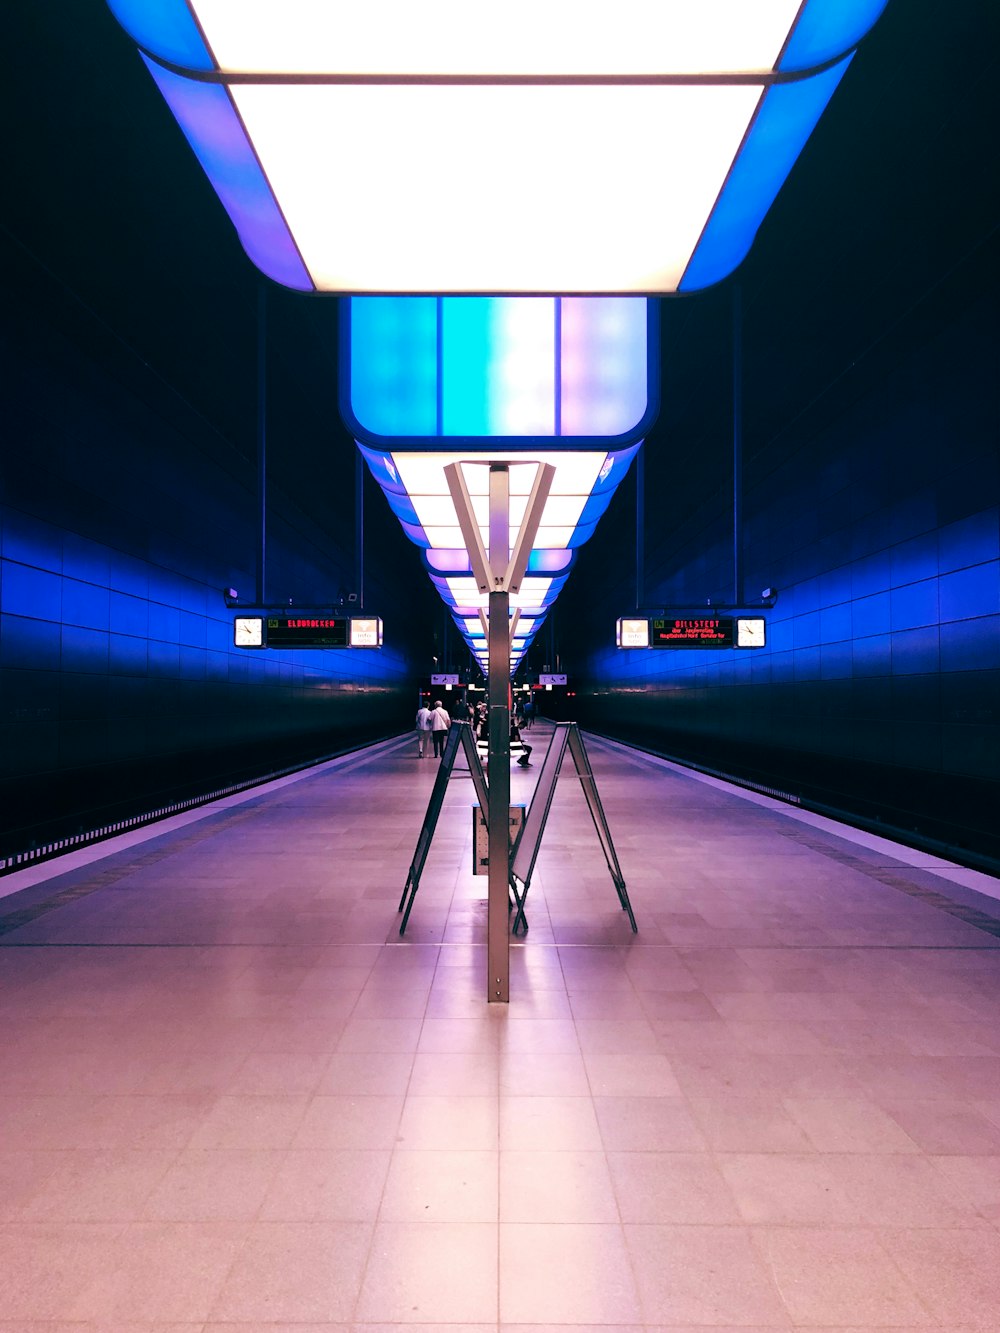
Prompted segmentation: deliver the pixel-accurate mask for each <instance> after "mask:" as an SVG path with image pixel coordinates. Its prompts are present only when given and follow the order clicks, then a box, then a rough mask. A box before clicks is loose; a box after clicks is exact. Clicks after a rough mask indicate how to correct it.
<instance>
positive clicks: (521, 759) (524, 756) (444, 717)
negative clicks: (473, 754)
mask: <svg viewBox="0 0 1000 1333" xmlns="http://www.w3.org/2000/svg"><path fill="white" fill-rule="evenodd" d="M529 709H530V710H531V711H530V713H529ZM454 711H455V721H456V722H459V721H461V722H464V721H466V720H468V721H469V722H470V723H471V725H472V730H473V733H474V734H475V736H476V737H477V738H478V739H479V740H482V741H485V740H488V739H489V708H488V706H487V703H486V700H485V699H481V700H480V701H479V703H478V704H476V706H475V708H474V709H472V710H471V716H470V710H469V707H468V705H467V704H466V703H465V702H464V701H459V702H458V703H456V705H455V710H454ZM533 716H534V706H533V705H532V703H531V700H530V699H529V700H528V701H527V703H526V704H524V705H523V706H522V705H520V703H519V702H518V701H515V704H514V707H513V708H512V709H511V713H510V739H511V742H512V743H513V742H516V743H517V744H519V745H520V746H521V753H520V755H519V756H518V760H517V762H518V763H519V764H520V765H521V767H522V768H527V766H528V764H529V763H530V761H531V750H532V747H531V746H530V745H527V744H526V743H525V742H524V740H523V739H522V737H521V727H522V726H524V727H525V728H528V727H530V726H531V723H532V720H533ZM451 721H452V719H451V716H450V714H449V713H448V710H447V709H446V708H445V706H444V704H443V703H442V702H441V700H440V699H435V700H434V707H433V708H428V707H427V705H426V704H421V705H420V707H419V708H418V709H417V719H416V732H417V758H418V759H423V758H424V756H425V755H426V753H427V737H428V736H429V737H430V738H431V744H432V745H433V747H434V751H433V754H434V758H435V759H440V758H441V757H442V755H443V754H444V743H445V740H446V739H447V736H448V732H449V731H450V730H451Z"/></svg>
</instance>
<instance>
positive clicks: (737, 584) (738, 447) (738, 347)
mask: <svg viewBox="0 0 1000 1333" xmlns="http://www.w3.org/2000/svg"><path fill="white" fill-rule="evenodd" d="M733 601H734V602H735V603H736V605H737V606H742V604H743V302H742V299H741V292H740V284H739V283H738V282H734V283H733Z"/></svg>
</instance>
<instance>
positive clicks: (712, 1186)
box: [608, 1152, 740, 1226]
mask: <svg viewBox="0 0 1000 1333" xmlns="http://www.w3.org/2000/svg"><path fill="white" fill-rule="evenodd" d="M608 1165H609V1167H610V1169H611V1175H612V1179H613V1180H614V1187H615V1195H616V1197H617V1199H618V1209H619V1212H620V1215H621V1219H622V1221H623V1222H649V1223H665V1224H667V1225H677V1224H682V1223H690V1224H692V1225H696V1226H707V1225H712V1224H719V1225H722V1224H725V1223H736V1222H739V1221H740V1212H739V1210H738V1208H737V1206H736V1201H735V1199H734V1197H733V1192H732V1191H731V1190H730V1188H729V1186H728V1185H727V1183H726V1180H725V1179H724V1178H723V1173H720V1170H719V1167H718V1166H717V1165H716V1161H715V1159H714V1158H713V1156H712V1155H711V1154H709V1153H685V1152H613V1153H609V1154H608Z"/></svg>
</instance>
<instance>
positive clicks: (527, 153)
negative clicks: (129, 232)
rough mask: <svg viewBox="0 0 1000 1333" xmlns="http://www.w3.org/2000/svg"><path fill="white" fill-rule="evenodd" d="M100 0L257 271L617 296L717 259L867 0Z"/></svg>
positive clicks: (758, 212) (701, 280)
mask: <svg viewBox="0 0 1000 1333" xmlns="http://www.w3.org/2000/svg"><path fill="white" fill-rule="evenodd" d="M109 4H110V7H111V9H112V10H113V12H114V13H115V14H116V15H117V17H118V19H119V20H120V22H121V23H122V24H123V26H124V27H125V28H126V30H127V31H128V32H129V33H130V34H131V36H132V37H133V38H134V40H135V41H136V42H137V43H138V45H139V46H140V48H141V49H142V53H143V58H144V60H145V62H146V64H147V66H148V68H149V70H150V72H151V74H152V76H153V78H154V79H155V81H156V83H157V85H158V86H159V88H160V91H161V92H162V94H163V96H164V97H165V99H166V101H167V103H168V104H169V106H170V108H171V110H172V112H173V113H174V115H175V117H176V118H177V120H178V122H179V124H180V125H181V128H182V129H183V131H184V133H185V134H186V135H187V137H188V139H189V140H190V142H191V145H192V147H193V149H194V151H195V153H196V155H197V156H198V158H199V160H200V162H201V164H202V166H203V167H204V169H205V171H206V173H207V174H208V176H209V179H210V180H211V182H212V184H213V186H214V188H215V190H216V192H217V193H218V195H219V197H220V199H221V200H222V203H223V205H224V206H225V208H226V209H227V211H228V213H229V215H230V217H231V219H232V221H233V223H234V225H235V226H236V229H237V231H238V233H239V235H240V238H241V240H242V242H243V245H244V247H245V249H246V250H247V253H248V254H249V255H250V257H251V259H252V260H253V261H254V263H256V264H257V265H258V267H260V268H261V269H262V270H263V271H264V272H265V273H267V274H268V275H269V276H270V277H272V278H274V279H275V280H276V281H278V282H282V283H285V284H286V285H288V286H291V287H296V288H300V289H302V290H307V291H327V292H339V293H374V292H393V293H403V292H433V293H460V292H468V293H481V292H509V293H525V294H527V293H552V292H560V293H564V294H565V293H575V294H585V293H591V294H598V293H616V294H621V295H624V294H628V293H634V294H666V293H670V292H677V291H691V290H696V289H698V288H700V287H704V286H706V285H709V284H711V283H714V282H718V281H719V280H720V279H721V278H723V277H725V276H726V275H727V274H728V273H730V272H731V271H732V270H733V268H735V267H736V265H737V264H738V263H739V262H740V261H741V259H742V258H743V256H744V255H745V254H746V252H747V250H748V249H749V247H750V245H751V243H752V241H753V238H754V236H755V234H756V232H757V229H758V227H759V226H760V223H761V221H762V220H763V218H764V216H765V214H766V212H767V210H768V208H769V207H770V204H771V202H772V200H773V199H774V197H775V195H776V194H777V192H778V190H779V189H780V187H781V185H782V183H783V181H784V180H785V178H786V176H787V175H788V172H789V171H790V170H791V167H792V165H793V164H794V162H795V160H796V158H797V157H798V154H799V152H800V150H801V148H802V146H803V144H804V143H805V141H806V139H807V138H808V137H809V134H810V133H811V132H812V129H813V127H814V125H815V124H816V122H817V120H818V119H819V117H820V115H821V114H822V112H823V110H824V108H825V106H826V104H827V102H828V101H829V99H830V97H831V96H832V94H833V92H834V90H835V88H836V86H837V84H838V82H839V80H840V78H841V76H842V75H843V72H844V70H845V69H846V67H847V64H848V62H849V61H850V59H851V56H852V54H853V49H854V47H855V46H856V44H857V42H858V41H859V40H860V39H861V38H862V37H863V36H864V34H865V32H867V30H868V29H869V28H870V27H871V25H872V24H873V23H874V22H875V20H876V19H877V17H878V15H879V13H880V12H881V10H882V9H883V8H884V4H885V0H804V2H801V3H800V0H619V3H617V4H616V5H615V6H614V7H613V9H611V10H609V7H608V6H607V5H606V4H601V5H598V4H597V3H596V0H508V2H507V3H505V4H504V5H502V6H498V5H486V4H480V5H470V4H468V3H467V0H439V3H436V4H434V5H433V6H430V7H429V6H426V5H415V4H413V3H412V0H365V3H364V4H363V5H346V4H336V3H330V0H280V2H279V0H109ZM525 34H530V39H528V40H526V38H525ZM529 410H530V405H529V404H525V411H526V412H527V411H529Z"/></svg>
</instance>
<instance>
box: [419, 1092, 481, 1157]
mask: <svg viewBox="0 0 1000 1333" xmlns="http://www.w3.org/2000/svg"><path fill="white" fill-rule="evenodd" d="M498 1142H499V1114H498V1108H497V1100H496V1098H495V1097H414V1096H409V1097H407V1099H406V1101H405V1103H404V1104H403V1110H402V1117H401V1119H400V1122H399V1130H398V1134H397V1136H396V1143H397V1144H398V1146H399V1147H400V1148H407V1149H456V1150H458V1149H465V1150H489V1151H494V1152H495V1151H496V1149H497V1146H498Z"/></svg>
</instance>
